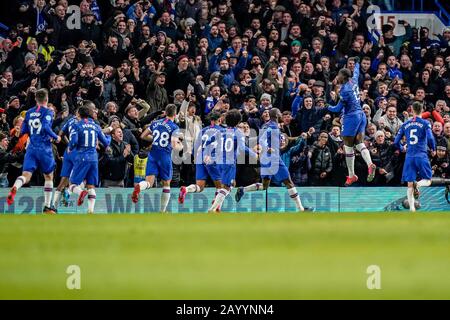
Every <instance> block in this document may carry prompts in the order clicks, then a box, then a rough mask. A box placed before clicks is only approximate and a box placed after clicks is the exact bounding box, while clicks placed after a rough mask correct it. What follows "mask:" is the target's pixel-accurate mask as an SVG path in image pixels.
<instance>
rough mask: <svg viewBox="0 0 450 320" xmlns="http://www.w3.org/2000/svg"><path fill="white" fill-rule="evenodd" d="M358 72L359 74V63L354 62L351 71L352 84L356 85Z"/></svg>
mask: <svg viewBox="0 0 450 320" xmlns="http://www.w3.org/2000/svg"><path fill="white" fill-rule="evenodd" d="M359 72H360V70H359V62H356V63H355V69H354V70H353V77H352V80H353V83H356V84H358V80H359Z"/></svg>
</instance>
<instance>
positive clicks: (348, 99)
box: [328, 63, 362, 114]
mask: <svg viewBox="0 0 450 320" xmlns="http://www.w3.org/2000/svg"><path fill="white" fill-rule="evenodd" d="M358 78H359V63H356V64H355V70H354V72H353V77H352V78H351V79H349V80H348V81H347V82H346V83H344V84H343V85H342V87H341V90H340V92H339V95H340V100H339V103H338V104H337V105H336V106H329V107H328V110H330V111H332V112H340V111H341V110H342V109H343V110H344V114H351V113H354V112H362V107H361V99H360V96H359V86H358Z"/></svg>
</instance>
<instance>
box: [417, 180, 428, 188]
mask: <svg viewBox="0 0 450 320" xmlns="http://www.w3.org/2000/svg"><path fill="white" fill-rule="evenodd" d="M429 186H431V180H427V179H422V180H420V181H418V182H417V187H429Z"/></svg>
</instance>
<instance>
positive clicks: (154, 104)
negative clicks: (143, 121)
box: [145, 74, 169, 112]
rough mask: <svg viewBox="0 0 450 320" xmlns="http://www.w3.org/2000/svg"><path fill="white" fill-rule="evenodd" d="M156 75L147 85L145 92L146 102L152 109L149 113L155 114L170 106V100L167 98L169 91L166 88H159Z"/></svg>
mask: <svg viewBox="0 0 450 320" xmlns="http://www.w3.org/2000/svg"><path fill="white" fill-rule="evenodd" d="M155 79H156V74H152V76H151V77H150V80H149V82H148V85H147V90H146V92H145V95H146V98H147V99H146V100H147V101H148V104H149V105H150V107H151V109H150V111H149V112H155V111H160V110H164V109H165V108H166V106H167V105H168V104H169V98H168V97H167V91H166V89H165V88H164V87H161V86H159V85H158V84H157V83H156V82H155Z"/></svg>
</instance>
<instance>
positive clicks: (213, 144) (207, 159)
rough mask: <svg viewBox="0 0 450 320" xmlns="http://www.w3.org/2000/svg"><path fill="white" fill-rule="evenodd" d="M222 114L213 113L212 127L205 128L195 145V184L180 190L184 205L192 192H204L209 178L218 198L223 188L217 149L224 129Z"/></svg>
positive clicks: (181, 200)
mask: <svg viewBox="0 0 450 320" xmlns="http://www.w3.org/2000/svg"><path fill="white" fill-rule="evenodd" d="M220 116H221V115H220V113H218V112H211V113H210V114H209V115H208V117H209V120H210V126H209V127H205V128H203V130H202V131H201V133H200V136H199V137H198V138H197V139H196V141H195V145H194V154H195V184H191V185H189V186H187V187H185V186H182V187H181V188H180V194H179V196H178V202H179V203H184V199H185V198H186V194H188V193H191V192H202V191H203V190H204V188H205V185H206V180H207V179H208V176H209V177H211V180H212V181H213V183H214V186H215V187H216V196H217V193H218V190H219V189H220V188H221V186H222V183H221V172H220V169H221V161H217V159H216V156H217V150H216V149H217V148H218V146H219V143H220V142H221V139H222V130H223V128H222V127H220V126H219V123H220V122H219V121H220V120H219V119H220Z"/></svg>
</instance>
